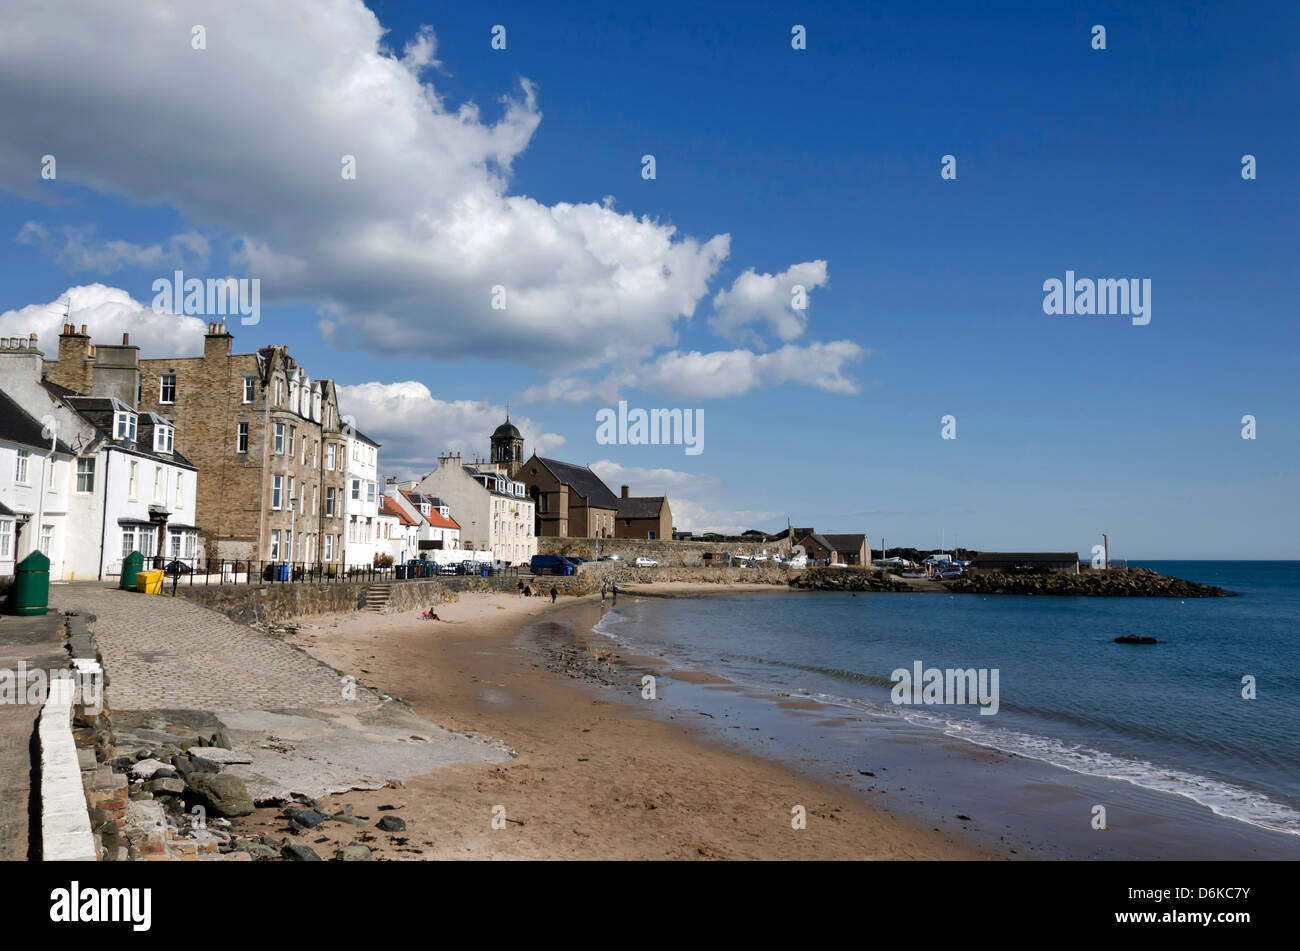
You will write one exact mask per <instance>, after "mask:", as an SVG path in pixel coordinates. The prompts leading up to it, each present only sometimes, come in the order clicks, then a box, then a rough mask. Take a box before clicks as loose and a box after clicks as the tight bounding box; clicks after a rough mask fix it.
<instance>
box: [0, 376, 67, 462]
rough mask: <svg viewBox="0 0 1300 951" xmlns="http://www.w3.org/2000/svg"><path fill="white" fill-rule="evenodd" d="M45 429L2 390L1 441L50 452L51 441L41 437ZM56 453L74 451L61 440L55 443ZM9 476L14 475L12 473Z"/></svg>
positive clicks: (0, 397)
mask: <svg viewBox="0 0 1300 951" xmlns="http://www.w3.org/2000/svg"><path fill="white" fill-rule="evenodd" d="M44 428H45V427H44V426H43V425H41V422H40V421H39V420H38V419H36V417H34V416H32V414H31V413H29V412H27V410H25V409H23V408H22V407H21V406H19V405H18V404H17V403H15V402H14V401H13V400H12V399H11V398H10V397H9V394H8V393H6V392H5V391H4V390H0V439H3V440H5V441H7V442H15V443H18V444H19V445H20V446H30V447H31V448H33V449H40V450H43V451H46V452H48V451H49V449H50V440H49V439H48V438H47V437H45V436H42V435H41V430H42V429H44ZM55 451H56V452H62V453H66V454H68V455H71V454H72V450H71V449H69V448H68V446H67V444H66V443H64V442H63V440H61V439H60V440H57V441H56V442H55ZM9 474H10V475H11V476H12V475H13V473H12V472H11V473H9Z"/></svg>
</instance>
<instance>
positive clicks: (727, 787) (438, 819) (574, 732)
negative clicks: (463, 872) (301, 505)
mask: <svg viewBox="0 0 1300 951" xmlns="http://www.w3.org/2000/svg"><path fill="white" fill-rule="evenodd" d="M749 588H752V589H754V590H771V588H770V586H765V585H753V586H741V585H728V586H725V588H724V590H725V591H727V592H729V593H738V592H740V591H742V590H746V589H749ZM718 589H719V586H717V585H686V584H662V585H638V586H636V589H635V592H636V594H637V595H638V596H642V595H661V596H701V595H706V594H708V593H713V592H716V591H718ZM627 593H628V594H631V593H632V589H628V592H627ZM599 609H600V602H599V598H586V599H574V598H564V599H561V600H560V601H559V603H558V604H556V605H554V606H552V605H551V604H550V601H549V599H545V600H543V599H539V598H519V597H516V596H514V595H509V594H466V595H462V596H461V598H460V600H458V601H455V602H449V603H445V604H443V605H442V606H440V607H439V608H438V613H439V615H440V617H441V618H442V620H439V621H423V620H421V619H420V618H419V617H418V616H417V615H416V614H415V612H410V613H406V614H401V615H378V614H359V615H353V616H347V617H321V618H304V619H302V622H300V626H299V629H298V630H297V632H296V633H294V634H292V635H291V636H290V639H291V642H292V643H294V644H295V645H296V646H298V647H301V648H302V649H303V650H305V651H307V652H308V653H310V654H312V655H314V656H315V657H317V658H319V659H320V660H322V661H324V662H325V663H327V664H330V665H332V666H334V667H336V668H338V669H339V670H340V671H342V672H344V673H346V674H351V675H353V676H355V677H356V678H357V679H358V681H359V682H360V683H362V684H366V685H369V686H373V687H375V688H377V689H379V690H382V691H383V692H385V693H387V694H389V695H391V696H395V697H400V698H401V699H403V700H404V701H406V702H407V703H408V704H410V706H411V707H412V708H413V709H414V710H415V711H416V712H417V713H418V714H420V715H421V716H423V717H426V718H428V719H430V720H432V721H434V722H435V723H438V724H440V725H442V726H444V727H446V728H447V729H449V730H454V731H465V732H474V733H479V734H488V735H490V736H492V737H495V738H497V739H499V740H500V741H502V742H504V743H506V744H508V745H509V746H510V747H511V748H513V749H514V750H515V751H516V752H517V754H518V755H517V757H516V758H513V759H511V760H509V761H508V762H506V763H503V764H499V765H493V764H469V765H464V766H455V767H451V768H448V769H444V770H441V771H439V772H436V773H433V774H431V775H425V776H419V777H416V778H414V779H411V780H409V781H408V782H406V783H405V784H394V785H393V786H391V787H390V788H386V789H381V790H377V791H354V792H349V793H343V794H338V795H335V796H332V797H330V799H329V800H328V801H326V802H324V803H323V806H324V808H325V810H326V812H328V813H335V812H338V811H340V810H343V809H344V808H346V807H351V809H352V811H353V814H354V815H356V816H358V817H365V818H366V819H367V822H366V823H365V824H364V825H359V826H357V827H351V826H348V825H342V824H339V823H327V824H326V826H324V827H322V828H323V829H325V830H326V831H324V832H321V831H320V830H313V832H312V833H307V834H304V835H303V837H302V839H301V841H303V842H304V843H305V844H312V845H313V847H314V848H316V849H317V850H318V851H319V852H321V853H322V854H329V853H330V851H331V850H333V849H334V848H336V847H341V846H343V845H346V844H347V843H348V842H350V841H353V840H355V841H358V842H361V843H363V844H365V845H367V846H369V847H370V848H371V849H372V850H373V852H374V854H375V857H376V858H381V859H390V860H400V859H450V858H470V859H487V858H493V859H832V860H834V859H840V860H857V859H974V858H985V857H991V854H990V853H988V852H985V851H983V850H982V849H981V848H980V847H979V846H978V845H976V844H975V843H974V842H971V841H964V840H962V839H960V838H958V837H956V836H953V835H950V834H949V833H947V832H944V831H939V830H937V829H931V828H929V827H927V826H925V825H922V824H920V823H918V821H917V820H915V819H913V818H911V817H906V816H901V815H896V814H893V813H891V812H889V811H886V810H884V809H882V808H880V807H878V806H876V805H875V804H873V803H870V802H868V801H867V800H866V798H865V797H864V796H862V795H861V794H859V793H857V792H855V791H853V790H851V789H849V788H847V787H844V788H841V787H838V786H836V785H833V784H828V783H825V782H820V781H815V780H812V779H809V778H807V777H805V776H803V775H801V774H799V773H797V772H794V771H792V770H790V769H788V768H786V767H784V766H782V765H780V764H777V763H774V762H769V761H766V760H764V759H762V758H759V757H756V756H750V755H747V754H744V753H739V752H735V751H732V750H729V749H726V748H724V747H723V746H721V745H720V744H717V743H715V742H712V741H710V740H708V739H706V738H705V737H704V736H702V734H701V731H700V730H699V729H698V728H696V727H694V726H693V725H691V724H690V723H687V722H684V720H683V719H677V720H663V719H655V718H653V717H651V716H647V715H646V714H644V713H643V712H641V711H638V709H637V707H636V705H635V702H634V701H633V700H632V699H630V698H633V697H635V696H636V694H635V693H634V692H633V691H631V690H630V688H631V687H632V686H634V683H635V682H634V681H633V682H630V683H622V682H621V680H620V681H619V683H618V685H617V686H601V685H600V684H599V682H595V683H593V682H592V680H593V679H594V680H597V681H598V680H599V675H597V676H596V677H594V678H593V677H591V676H586V677H584V676H581V675H580V673H579V672H578V671H579V670H581V668H582V667H583V666H585V667H586V668H587V669H588V671H590V670H591V669H594V670H597V671H600V670H602V669H608V671H609V678H608V679H610V680H619V678H621V679H622V680H627V679H628V678H627V675H628V671H627V670H620V668H619V666H618V665H617V664H605V663H604V661H605V660H606V658H602V657H600V656H597V655H595V654H592V653H591V652H590V651H588V650H585V649H584V648H583V646H582V639H581V638H578V639H577V640H575V641H574V647H573V648H572V650H573V651H574V652H576V653H582V654H585V655H586V656H585V658H583V659H584V661H585V662H586V663H585V665H581V664H580V665H578V667H577V668H575V669H566V664H565V663H563V662H556V659H555V657H554V656H552V657H551V658H550V659H549V660H548V656H547V654H546V653H545V652H544V651H543V650H541V649H540V648H538V647H537V646H535V645H534V644H533V643H532V642H531V641H530V639H529V638H526V637H524V636H522V632H523V631H524V630H525V629H526V628H527V627H528V626H529V625H532V624H535V623H538V622H543V623H551V622H554V623H556V624H560V625H563V626H564V627H565V628H566V629H568V630H572V631H576V632H582V631H583V630H584V629H586V628H589V627H590V624H591V623H592V621H593V620H594V619H595V618H596V617H598V616H599ZM308 625H311V626H308ZM558 630H560V629H558V628H557V629H555V631H558ZM555 631H553V633H554V632H555ZM623 660H627V659H626V658H624V659H623ZM796 806H802V807H803V809H804V810H805V812H806V828H803V829H794V828H792V819H793V817H794V815H795V813H794V812H793V810H794V808H795V807H796ZM497 807H501V808H497ZM278 812H279V810H275V809H260V810H258V812H257V813H256V814H255V815H254V816H252V817H249V819H248V820H246V821H245V824H244V829H245V830H249V831H261V832H266V833H268V834H275V835H282V834H283V833H284V829H285V823H284V820H283V819H281V818H279V816H278ZM385 815H392V816H396V817H398V818H400V819H402V820H403V821H404V822H405V823H406V830H405V831H404V832H399V833H385V832H381V831H379V830H377V829H375V828H374V823H375V822H376V821H377V820H378V819H380V818H381V817H383V816H385ZM494 818H495V820H496V821H495V822H494ZM494 826H495V827H494ZM318 832H319V834H317V833H318ZM246 834H247V832H246Z"/></svg>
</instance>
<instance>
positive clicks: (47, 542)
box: [40, 525, 54, 558]
mask: <svg viewBox="0 0 1300 951" xmlns="http://www.w3.org/2000/svg"><path fill="white" fill-rule="evenodd" d="M53 543H54V526H53V525H42V526H41V542H40V546H41V554H42V555H44V556H45V557H46V558H49V557H50V547H51V546H52V545H53Z"/></svg>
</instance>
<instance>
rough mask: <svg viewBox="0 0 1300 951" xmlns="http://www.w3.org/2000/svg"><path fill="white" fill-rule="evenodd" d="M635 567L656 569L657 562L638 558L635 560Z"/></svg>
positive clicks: (651, 559)
mask: <svg viewBox="0 0 1300 951" xmlns="http://www.w3.org/2000/svg"><path fill="white" fill-rule="evenodd" d="M636 566H637V567H638V568H658V567H659V562H657V561H655V560H654V559H653V558H638V559H637V560H636Z"/></svg>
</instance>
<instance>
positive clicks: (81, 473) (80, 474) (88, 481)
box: [77, 457, 95, 492]
mask: <svg viewBox="0 0 1300 951" xmlns="http://www.w3.org/2000/svg"><path fill="white" fill-rule="evenodd" d="M77 491H78V492H94V491H95V460H94V458H93V457H92V458H90V459H78V460H77Z"/></svg>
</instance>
